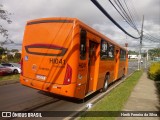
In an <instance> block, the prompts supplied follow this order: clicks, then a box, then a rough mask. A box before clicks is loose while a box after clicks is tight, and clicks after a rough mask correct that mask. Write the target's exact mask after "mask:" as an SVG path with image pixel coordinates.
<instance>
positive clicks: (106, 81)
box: [102, 74, 110, 92]
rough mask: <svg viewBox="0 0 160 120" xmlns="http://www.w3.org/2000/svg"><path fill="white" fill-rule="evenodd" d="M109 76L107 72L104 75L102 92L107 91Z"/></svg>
mask: <svg viewBox="0 0 160 120" xmlns="http://www.w3.org/2000/svg"><path fill="white" fill-rule="evenodd" d="M109 78H110V76H109V74H107V75H106V76H105V82H104V86H103V89H102V91H103V92H105V91H107V89H108V81H109Z"/></svg>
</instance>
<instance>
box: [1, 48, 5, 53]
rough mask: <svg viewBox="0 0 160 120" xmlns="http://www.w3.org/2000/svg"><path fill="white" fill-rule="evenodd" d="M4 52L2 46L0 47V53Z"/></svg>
mask: <svg viewBox="0 0 160 120" xmlns="http://www.w3.org/2000/svg"><path fill="white" fill-rule="evenodd" d="M4 52H5V50H4V48H3V47H0V55H2V54H3V53H4Z"/></svg>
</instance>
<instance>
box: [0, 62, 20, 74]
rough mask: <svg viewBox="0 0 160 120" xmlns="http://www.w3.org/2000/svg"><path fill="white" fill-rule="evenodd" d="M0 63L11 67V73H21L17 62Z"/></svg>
mask: <svg viewBox="0 0 160 120" xmlns="http://www.w3.org/2000/svg"><path fill="white" fill-rule="evenodd" d="M1 65H3V66H5V67H7V68H10V69H12V73H14V74H18V73H21V67H20V64H18V63H2V64H1Z"/></svg>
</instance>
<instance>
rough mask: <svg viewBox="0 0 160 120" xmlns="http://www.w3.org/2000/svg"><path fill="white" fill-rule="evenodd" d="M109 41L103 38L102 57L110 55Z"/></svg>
mask: <svg viewBox="0 0 160 120" xmlns="http://www.w3.org/2000/svg"><path fill="white" fill-rule="evenodd" d="M107 51H108V43H107V42H106V41H105V40H101V59H106V58H107V57H108V52H107Z"/></svg>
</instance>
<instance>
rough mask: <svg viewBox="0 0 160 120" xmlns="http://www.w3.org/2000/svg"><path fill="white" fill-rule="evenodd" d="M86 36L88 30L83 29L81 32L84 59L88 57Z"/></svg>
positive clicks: (82, 57) (81, 47)
mask: <svg viewBox="0 0 160 120" xmlns="http://www.w3.org/2000/svg"><path fill="white" fill-rule="evenodd" d="M86 38H87V33H86V31H85V30H81V33H80V58H81V59H82V60H85V59H86Z"/></svg>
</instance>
